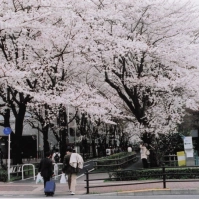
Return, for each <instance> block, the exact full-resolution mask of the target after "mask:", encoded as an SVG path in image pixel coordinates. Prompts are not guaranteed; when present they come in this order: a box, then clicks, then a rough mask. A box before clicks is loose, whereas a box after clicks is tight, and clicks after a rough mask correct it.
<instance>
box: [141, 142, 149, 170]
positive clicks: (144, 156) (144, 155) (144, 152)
mask: <svg viewBox="0 0 199 199" xmlns="http://www.w3.org/2000/svg"><path fill="white" fill-rule="evenodd" d="M146 145H147V144H146V143H142V144H140V155H141V159H142V165H143V168H148V161H147V156H148V155H149V151H148V149H147V148H146Z"/></svg>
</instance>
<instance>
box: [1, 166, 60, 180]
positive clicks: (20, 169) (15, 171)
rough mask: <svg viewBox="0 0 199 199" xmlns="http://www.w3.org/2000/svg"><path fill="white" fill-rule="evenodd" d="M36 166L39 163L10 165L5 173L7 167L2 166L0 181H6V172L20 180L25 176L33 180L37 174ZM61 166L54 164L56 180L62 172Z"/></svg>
mask: <svg viewBox="0 0 199 199" xmlns="http://www.w3.org/2000/svg"><path fill="white" fill-rule="evenodd" d="M38 164H39V163H34V164H21V165H12V166H11V167H10V169H9V171H7V166H4V167H5V168H4V169H1V172H0V181H3V182H5V181H7V180H8V179H7V178H8V175H7V174H8V172H9V173H10V175H16V176H18V177H17V178H19V177H21V178H22V180H23V179H24V177H25V176H28V177H29V176H32V177H33V178H34V179H35V174H36V173H37V172H38ZM62 165H63V163H58V164H54V171H56V174H55V178H56V179H57V176H58V175H59V174H61V172H62ZM24 167H25V169H24ZM55 167H56V168H55ZM25 174H26V175H25Z"/></svg>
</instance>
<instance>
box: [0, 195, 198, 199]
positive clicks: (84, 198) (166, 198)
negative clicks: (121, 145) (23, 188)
mask: <svg viewBox="0 0 199 199" xmlns="http://www.w3.org/2000/svg"><path fill="white" fill-rule="evenodd" d="M0 198H2V199H6V198H12V199H15V198H17V199H19V198H27V196H26V195H24V196H22V195H21V196H17V195H16V196H14V197H13V196H11V197H9V195H7V196H6V197H5V196H1V195H0ZM28 198H37V199H46V197H37V196H35V195H34V196H31V195H28ZM58 198H65V199H93V198H95V199H124V198H125V199H130V198H131V199H132V198H133V199H160V198H161V199H179V198H180V199H187V198H189V199H198V195H153V196H133V197H132V196H116V195H112V196H106V195H101V196H99V195H81V196H80V195H74V196H68V197H67V196H65V195H63V196H59V197H57V196H56V197H53V199H58Z"/></svg>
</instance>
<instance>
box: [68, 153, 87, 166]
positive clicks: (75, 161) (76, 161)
mask: <svg viewBox="0 0 199 199" xmlns="http://www.w3.org/2000/svg"><path fill="white" fill-rule="evenodd" d="M69 164H70V165H71V166H72V167H74V168H77V165H78V168H80V169H82V168H83V165H84V160H83V158H82V156H81V155H79V154H78V153H72V154H71V156H70V162H69Z"/></svg>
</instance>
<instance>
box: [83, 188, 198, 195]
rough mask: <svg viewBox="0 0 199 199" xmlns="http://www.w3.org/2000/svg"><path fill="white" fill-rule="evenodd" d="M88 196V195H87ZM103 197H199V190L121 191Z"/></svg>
mask: <svg viewBox="0 0 199 199" xmlns="http://www.w3.org/2000/svg"><path fill="white" fill-rule="evenodd" d="M86 195H87V194H86ZM88 195H99V196H100V195H101V196H102V195H103V196H153V195H199V189H143V190H135V191H121V192H112V193H102V194H88Z"/></svg>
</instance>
